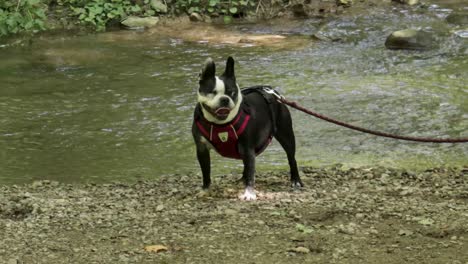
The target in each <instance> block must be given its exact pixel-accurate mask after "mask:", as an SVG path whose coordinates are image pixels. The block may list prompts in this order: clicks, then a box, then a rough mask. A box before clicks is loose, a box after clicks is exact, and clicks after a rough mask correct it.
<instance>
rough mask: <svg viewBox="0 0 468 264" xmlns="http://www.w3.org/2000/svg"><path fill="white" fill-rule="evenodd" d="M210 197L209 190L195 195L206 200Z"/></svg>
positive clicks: (203, 190)
mask: <svg viewBox="0 0 468 264" xmlns="http://www.w3.org/2000/svg"><path fill="white" fill-rule="evenodd" d="M209 196H210V189H202V190H200V191H199V192H198V193H197V194H196V197H197V198H206V197H209Z"/></svg>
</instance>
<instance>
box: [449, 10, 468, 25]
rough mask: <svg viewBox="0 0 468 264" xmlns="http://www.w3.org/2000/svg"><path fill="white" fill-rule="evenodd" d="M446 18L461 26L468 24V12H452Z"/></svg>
mask: <svg viewBox="0 0 468 264" xmlns="http://www.w3.org/2000/svg"><path fill="white" fill-rule="evenodd" d="M445 20H446V21H447V22H448V23H450V24H455V25H459V26H464V25H468V14H466V13H451V14H450V15H448V16H447V17H446V18H445Z"/></svg>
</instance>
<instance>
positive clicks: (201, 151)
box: [197, 143, 211, 190]
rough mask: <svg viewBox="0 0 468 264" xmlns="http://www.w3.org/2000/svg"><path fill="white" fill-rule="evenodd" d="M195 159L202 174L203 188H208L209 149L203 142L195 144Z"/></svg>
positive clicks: (209, 182)
mask: <svg viewBox="0 0 468 264" xmlns="http://www.w3.org/2000/svg"><path fill="white" fill-rule="evenodd" d="M197 159H198V163H199V164H200V168H201V171H202V175H203V189H205V190H206V189H208V188H209V187H210V184H211V177H210V173H211V161H210V150H209V149H208V147H207V146H206V145H205V144H203V143H198V144H197Z"/></svg>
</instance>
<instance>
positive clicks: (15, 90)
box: [0, 3, 468, 183]
mask: <svg viewBox="0 0 468 264" xmlns="http://www.w3.org/2000/svg"><path fill="white" fill-rule="evenodd" d="M455 6H456V7H457V8H463V5H462V4H460V3H458V4H457V5H455ZM449 8H453V6H450V7H444V6H431V7H430V8H429V9H427V10H425V11H424V12H422V11H420V10H412V11H408V10H406V9H403V8H401V9H399V8H395V9H393V10H391V11H389V10H388V9H379V8H375V9H374V10H368V11H369V12H366V15H362V14H356V15H349V16H342V17H341V18H339V19H337V20H331V21H330V22H328V24H325V25H323V23H322V24H320V22H319V21H317V20H307V21H302V22H299V24H300V25H299V26H298V27H295V28H296V29H295V30H294V32H293V33H294V36H291V38H292V39H296V40H297V39H300V40H306V44H305V45H301V46H293V47H287V44H286V47H285V48H278V47H270V48H269V47H255V46H250V47H240V46H229V45H221V44H218V45H210V44H206V43H193V42H186V41H182V40H180V39H177V38H170V37H164V36H160V35H158V34H148V33H145V32H111V33H103V34H90V35H79V36H70V35H64V34H60V35H48V36H42V37H37V38H35V39H34V40H33V41H32V43H31V44H30V45H26V46H19V47H6V46H4V47H3V48H0V58H1V61H0V81H1V86H0V183H21V182H28V181H32V180H37V179H51V180H60V181H66V182H76V181H79V182H87V181H100V182H108V181H113V180H123V181H128V180H130V181H133V180H136V179H142V178H144V179H151V178H152V177H158V176H159V175H166V174H174V173H181V174H182V173H184V174H185V173H192V172H194V173H196V174H199V168H198V164H197V162H196V158H195V149H194V145H193V141H192V138H191V133H190V127H191V122H192V111H193V108H194V105H195V103H196V101H195V94H196V92H195V89H196V85H197V75H198V73H199V71H200V67H201V64H202V62H203V61H204V60H205V59H206V58H207V57H209V56H210V57H212V58H214V59H215V61H217V62H219V64H218V69H219V70H221V69H222V68H223V67H224V60H225V58H226V57H227V56H228V55H233V56H234V57H235V58H236V60H237V65H236V67H237V68H236V73H237V79H238V82H239V84H240V86H241V87H246V86H250V85H256V84H269V85H272V86H274V87H278V88H279V89H280V90H281V91H282V92H283V94H284V95H285V96H286V97H287V98H289V99H292V100H296V101H298V102H299V103H300V104H302V105H304V106H306V107H309V108H311V109H314V110H315V111H318V112H320V113H323V114H326V115H329V116H331V117H335V118H337V119H340V120H343V121H348V122H352V123H353V124H357V125H362V126H364V127H367V128H372V129H377V130H382V131H387V132H392V133H398V134H402V135H411V136H426V137H427V136H434V137H468V103H467V102H468V89H467V85H466V84H467V83H468V81H467V79H468V76H467V75H466V72H467V71H468V51H467V44H468V43H467V42H468V41H467V39H466V38H463V37H461V36H459V35H457V34H454V33H452V32H453V31H454V30H456V29H457V28H454V27H453V26H451V25H448V24H447V23H445V22H444V20H443V18H444V17H445V16H446V15H447V14H448V13H449V12H450V10H451V9H449ZM465 8H466V7H465ZM294 23H298V22H297V21H296V22H294ZM408 25H410V26H411V27H416V28H424V29H426V30H429V31H432V32H434V34H435V35H437V36H438V40H437V41H438V43H439V46H438V48H436V49H434V50H431V51H426V52H414V51H412V52H408V51H390V50H386V49H385V47H384V46H383V43H384V41H385V38H386V36H388V35H389V34H390V33H391V32H392V31H394V30H399V29H402V28H405V27H407V26H408ZM238 27H240V28H242V30H244V31H250V32H265V33H278V32H280V31H281V29H278V28H277V27H271V26H268V25H241V26H238ZM319 28H323V29H324V31H323V32H322V33H324V34H327V35H328V36H333V38H334V39H335V38H337V39H339V40H338V41H335V42H326V41H317V40H314V39H313V38H311V37H309V36H310V35H312V34H313V33H315V32H316V31H317V30H318V29H319ZM283 33H284V32H283ZM0 44H1V43H0ZM292 115H293V119H294V129H295V132H296V141H297V145H298V147H297V159H298V163H299V165H318V166H321V165H330V164H335V163H342V164H344V165H346V166H363V165H364V166H365V165H372V166H374V165H384V166H391V167H408V168H426V167H432V166H444V165H446V166H467V165H468V159H467V155H468V144H425V143H411V142H403V141H396V140H392V139H384V138H377V137H374V136H371V135H365V134H361V133H358V132H353V131H350V130H347V129H344V128H340V127H337V126H335V125H332V124H328V123H325V122H324V121H320V120H316V119H313V118H312V117H309V116H306V115H304V114H303V113H300V112H298V111H295V110H292ZM212 157H213V158H214V161H213V165H214V166H213V174H214V175H217V174H220V173H229V172H234V173H236V174H240V173H241V170H242V164H241V162H239V161H229V160H226V159H222V158H219V157H218V156H217V155H216V154H213V155H212ZM286 168H287V162H286V159H285V154H284V152H283V151H282V150H281V147H280V146H279V144H278V143H277V142H273V144H272V146H270V148H268V149H267V151H266V152H265V153H264V154H262V156H260V157H259V158H258V169H259V170H272V169H286Z"/></svg>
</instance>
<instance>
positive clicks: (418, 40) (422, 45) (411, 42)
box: [385, 29, 434, 50]
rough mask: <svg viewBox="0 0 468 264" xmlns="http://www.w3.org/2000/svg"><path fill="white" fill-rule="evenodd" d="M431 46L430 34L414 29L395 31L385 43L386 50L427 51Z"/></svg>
mask: <svg viewBox="0 0 468 264" xmlns="http://www.w3.org/2000/svg"><path fill="white" fill-rule="evenodd" d="M433 46H434V40H433V38H432V34H430V33H428V32H425V31H421V30H415V29H404V30H399V31H395V32H393V33H392V34H391V35H390V36H388V37H387V40H386V41H385V47H386V48H387V49H408V50H427V49H430V48H432V47H433Z"/></svg>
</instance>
